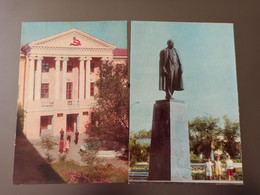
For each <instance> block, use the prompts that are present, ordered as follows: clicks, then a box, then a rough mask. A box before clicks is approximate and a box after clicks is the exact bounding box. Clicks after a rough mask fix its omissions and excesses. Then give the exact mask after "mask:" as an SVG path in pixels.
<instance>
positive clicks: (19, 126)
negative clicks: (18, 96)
mask: <svg viewBox="0 0 260 195" xmlns="http://www.w3.org/2000/svg"><path fill="white" fill-rule="evenodd" d="M23 124H24V109H23V108H22V106H21V105H18V109H17V119H16V134H17V135H22V134H23Z"/></svg>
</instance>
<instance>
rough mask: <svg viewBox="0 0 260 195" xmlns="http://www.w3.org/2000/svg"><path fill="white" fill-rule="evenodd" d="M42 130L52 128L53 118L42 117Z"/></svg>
mask: <svg viewBox="0 0 260 195" xmlns="http://www.w3.org/2000/svg"><path fill="white" fill-rule="evenodd" d="M40 125H41V126H40V129H51V128H52V116H41V124H40Z"/></svg>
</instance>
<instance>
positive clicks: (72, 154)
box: [29, 133, 128, 169]
mask: <svg viewBox="0 0 260 195" xmlns="http://www.w3.org/2000/svg"><path fill="white" fill-rule="evenodd" d="M71 135H72V138H71V143H70V149H69V153H68V155H67V159H71V160H74V161H75V162H77V163H79V164H82V161H81V156H80V154H79V151H80V146H81V145H82V144H83V143H85V140H86V139H87V138H88V135H87V134H84V133H81V134H79V140H78V144H77V145H76V144H75V143H74V134H71ZM65 137H66V136H64V138H65ZM59 140H60V136H55V137H54V141H55V142H56V143H57V145H56V146H55V147H54V150H53V151H51V155H52V157H53V158H54V160H55V161H57V160H59V154H60V153H59V145H58V144H59ZM29 141H30V143H31V144H32V145H33V146H34V147H35V149H36V150H37V151H38V152H39V154H41V156H42V157H43V158H44V157H45V153H46V151H45V150H43V149H42V148H41V146H40V145H39V143H40V141H41V139H40V138H39V139H30V140H29ZM64 153H65V152H64ZM64 153H63V154H64ZM100 159H102V162H103V163H104V164H105V163H110V164H112V165H113V166H114V167H116V168H123V169H128V165H127V162H126V161H123V160H120V159H118V158H116V156H114V157H110V158H107V157H103V158H102V157H100Z"/></svg>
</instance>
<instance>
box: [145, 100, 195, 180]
mask: <svg viewBox="0 0 260 195" xmlns="http://www.w3.org/2000/svg"><path fill="white" fill-rule="evenodd" d="M149 179H150V180H172V181H184V180H191V167H190V148H189V134H188V120H187V114H186V104H185V103H184V101H181V100H175V99H171V100H169V101H168V100H159V101H156V103H155V104H154V109H153V124H152V138H151V150H150V166H149Z"/></svg>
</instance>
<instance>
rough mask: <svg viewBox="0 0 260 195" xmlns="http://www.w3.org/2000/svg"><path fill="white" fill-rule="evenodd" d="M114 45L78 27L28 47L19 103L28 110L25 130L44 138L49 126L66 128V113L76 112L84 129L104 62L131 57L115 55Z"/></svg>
mask: <svg viewBox="0 0 260 195" xmlns="http://www.w3.org/2000/svg"><path fill="white" fill-rule="evenodd" d="M115 49H116V46H114V45H112V44H110V43H107V42H105V41H103V40H100V39H98V38H96V37H93V36H91V35H89V34H87V33H85V32H83V31H80V30H78V29H71V30H69V31H65V32H63V33H60V34H57V35H53V36H50V37H47V38H44V39H41V40H38V41H34V42H31V43H28V44H26V45H25V46H23V48H22V52H23V53H22V57H21V61H20V70H23V71H21V72H22V73H21V72H20V77H22V78H21V79H19V82H20V81H21V83H19V86H20V87H19V98H18V103H19V104H21V106H22V107H23V108H24V110H25V113H26V117H25V124H24V133H25V135H26V136H27V137H39V136H40V135H41V132H42V129H44V128H48V129H49V128H51V129H49V130H51V132H52V134H53V135H57V134H58V133H59V131H60V129H61V128H63V129H64V130H65V129H66V125H67V124H66V123H67V122H66V121H67V120H66V116H67V115H71V116H76V115H77V117H78V118H77V123H78V125H77V126H76V127H75V128H77V130H79V131H80V132H83V131H85V130H86V129H85V128H86V127H85V124H86V123H87V122H88V121H89V120H90V113H91V110H92V108H93V107H95V101H94V95H95V93H96V89H95V85H94V83H95V82H96V81H97V80H98V78H99V70H100V69H99V68H100V67H101V66H102V64H103V62H104V61H113V63H117V62H119V63H121V62H122V61H125V60H126V56H124V57H123V58H121V57H120V56H117V58H116V59H114V50H115ZM44 116H46V117H44ZM50 118H51V120H50ZM47 119H48V120H47ZM46 121H48V125H46V124H47V122H46ZM41 124H44V126H43V127H41Z"/></svg>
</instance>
